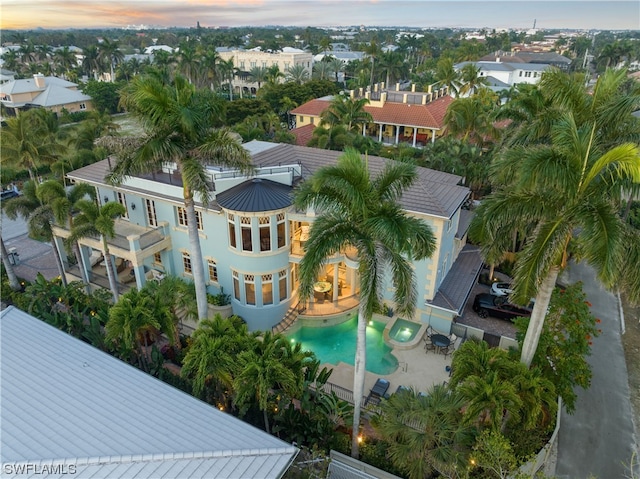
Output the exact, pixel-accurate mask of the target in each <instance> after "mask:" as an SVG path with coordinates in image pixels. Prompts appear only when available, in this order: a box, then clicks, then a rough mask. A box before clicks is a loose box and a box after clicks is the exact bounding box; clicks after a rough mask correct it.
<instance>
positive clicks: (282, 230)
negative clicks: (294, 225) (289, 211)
mask: <svg viewBox="0 0 640 479" xmlns="http://www.w3.org/2000/svg"><path fill="white" fill-rule="evenodd" d="M284 220H285V218H284V213H278V216H276V221H277V222H278V223H277V228H276V232H277V234H278V248H282V247H283V246H286V245H287V237H286V234H287V228H286V225H285V222H284Z"/></svg>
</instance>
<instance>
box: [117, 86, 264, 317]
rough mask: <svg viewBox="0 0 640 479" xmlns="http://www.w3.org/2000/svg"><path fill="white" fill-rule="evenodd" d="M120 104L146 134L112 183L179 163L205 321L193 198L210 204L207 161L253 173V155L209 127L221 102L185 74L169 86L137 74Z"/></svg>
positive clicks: (121, 161) (122, 160)
mask: <svg viewBox="0 0 640 479" xmlns="http://www.w3.org/2000/svg"><path fill="white" fill-rule="evenodd" d="M122 102H123V104H124V105H125V106H126V107H127V109H128V110H129V111H130V112H132V114H133V115H134V116H135V117H137V118H139V119H141V120H142V121H143V122H144V125H145V128H146V130H147V134H148V136H147V137H146V138H144V139H142V140H141V144H140V145H139V146H138V147H137V148H136V149H135V151H128V152H126V151H122V153H123V154H122V155H121V156H120V158H119V159H118V161H117V163H116V165H115V167H114V169H113V170H112V172H111V174H110V181H112V182H113V183H114V184H118V183H120V182H121V181H122V180H123V178H125V177H126V176H129V175H131V174H135V173H142V172H153V171H157V170H160V169H161V168H162V165H163V164H164V163H165V162H167V161H171V162H175V163H176V164H177V165H178V171H179V172H180V174H181V176H182V183H183V191H184V208H185V211H186V213H187V225H188V226H187V229H188V233H189V244H190V254H191V264H192V268H193V281H194V283H195V285H196V298H197V302H198V318H199V319H206V318H207V316H208V307H207V289H206V282H205V276H204V265H203V260H202V251H201V249H200V236H199V234H198V223H197V221H196V210H195V199H194V196H195V195H198V196H199V197H200V201H202V203H203V205H204V207H205V208H206V207H207V206H208V205H209V202H210V198H211V191H210V189H209V184H208V180H207V174H206V167H207V166H208V165H214V164H215V165H221V166H226V167H229V168H236V169H239V170H241V171H243V172H251V171H252V170H253V167H252V165H251V157H250V156H249V154H248V152H247V151H246V150H245V149H244V148H243V147H242V145H241V144H240V142H239V141H238V140H237V138H236V137H235V136H234V135H233V134H232V133H231V132H230V131H229V130H226V129H222V130H213V129H212V125H213V124H214V123H215V122H216V121H217V120H218V119H219V116H220V115H221V111H222V110H221V105H220V103H219V101H217V99H216V98H215V97H214V96H213V95H212V93H211V92H210V91H206V90H202V91H197V90H196V89H195V87H193V86H192V85H190V84H189V83H187V82H186V81H185V79H184V78H183V77H176V79H175V81H174V83H173V84H168V85H167V84H164V83H162V82H161V81H160V80H158V79H156V78H153V77H137V78H135V79H134V80H133V82H131V83H130V85H129V86H128V88H126V89H125V90H124V91H123V93H122Z"/></svg>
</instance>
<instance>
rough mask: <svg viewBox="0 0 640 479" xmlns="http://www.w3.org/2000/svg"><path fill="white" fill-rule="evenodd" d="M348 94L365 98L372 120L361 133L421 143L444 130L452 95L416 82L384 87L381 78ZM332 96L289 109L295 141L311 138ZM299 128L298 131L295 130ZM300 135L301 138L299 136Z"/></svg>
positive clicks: (390, 140) (387, 140)
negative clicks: (420, 86)
mask: <svg viewBox="0 0 640 479" xmlns="http://www.w3.org/2000/svg"><path fill="white" fill-rule="evenodd" d="M349 95H350V97H351V98H367V99H368V100H369V103H368V104H367V105H366V106H365V107H364V109H365V111H367V112H368V113H370V114H371V117H372V118H373V121H372V122H371V123H369V124H367V125H364V126H363V129H362V134H363V135H364V136H369V137H371V138H373V139H375V140H377V141H379V142H383V143H387V144H394V145H397V144H399V143H409V144H410V145H411V146H414V147H419V146H424V145H425V144H426V143H427V142H434V141H435V139H436V138H437V137H438V136H440V135H442V133H443V130H444V126H445V125H444V116H445V114H446V112H447V108H449V105H450V104H451V103H452V102H453V98H452V97H451V96H449V95H448V94H447V89H446V87H444V88H440V89H435V90H432V89H431V87H429V90H428V91H427V92H417V91H416V89H415V85H412V86H411V89H410V90H409V91H404V90H402V89H401V85H400V84H399V83H396V84H395V86H394V87H393V88H385V84H384V82H382V83H379V84H376V85H374V87H373V91H370V90H368V89H364V88H360V89H358V90H351V91H350V92H349ZM331 100H332V97H331V96H328V97H323V98H316V99H314V100H311V101H308V102H307V103H304V104H302V105H300V106H299V107H297V108H294V109H293V110H291V113H292V114H293V115H295V117H296V127H297V128H296V129H295V130H293V131H292V133H293V134H295V135H296V136H297V138H298V139H299V140H298V144H302V145H306V143H304V141H307V140H308V138H310V131H312V130H313V128H315V127H316V126H318V125H319V124H320V118H321V115H322V112H323V111H324V110H326V109H327V108H328V107H329V106H330V105H331ZM296 130H300V131H296ZM300 138H303V139H304V140H300Z"/></svg>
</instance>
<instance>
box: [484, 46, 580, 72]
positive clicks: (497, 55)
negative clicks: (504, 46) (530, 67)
mask: <svg viewBox="0 0 640 479" xmlns="http://www.w3.org/2000/svg"><path fill="white" fill-rule="evenodd" d="M479 61H481V62H496V61H500V62H504V63H537V64H539V65H549V66H550V67H556V68H560V69H561V70H568V69H569V67H570V66H571V59H569V58H567V57H565V56H563V55H560V54H559V53H556V52H522V51H518V52H504V51H501V50H499V51H497V52H493V53H491V54H489V55H485V56H483V57H482V58H480V60H479Z"/></svg>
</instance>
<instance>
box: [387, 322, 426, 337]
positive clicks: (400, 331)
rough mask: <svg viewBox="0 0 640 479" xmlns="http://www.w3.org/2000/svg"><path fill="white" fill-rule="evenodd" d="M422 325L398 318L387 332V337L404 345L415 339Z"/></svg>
mask: <svg viewBox="0 0 640 479" xmlns="http://www.w3.org/2000/svg"><path fill="white" fill-rule="evenodd" d="M421 326H422V325H420V324H418V323H413V322H411V321H407V320H406V319H402V318H398V319H396V322H395V323H394V325H393V326H392V327H391V331H389V337H390V338H391V339H395V340H396V341H398V342H400V343H406V342H409V341H411V340H412V339H413V338H415V337H416V334H418V331H419V330H420V327H421Z"/></svg>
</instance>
